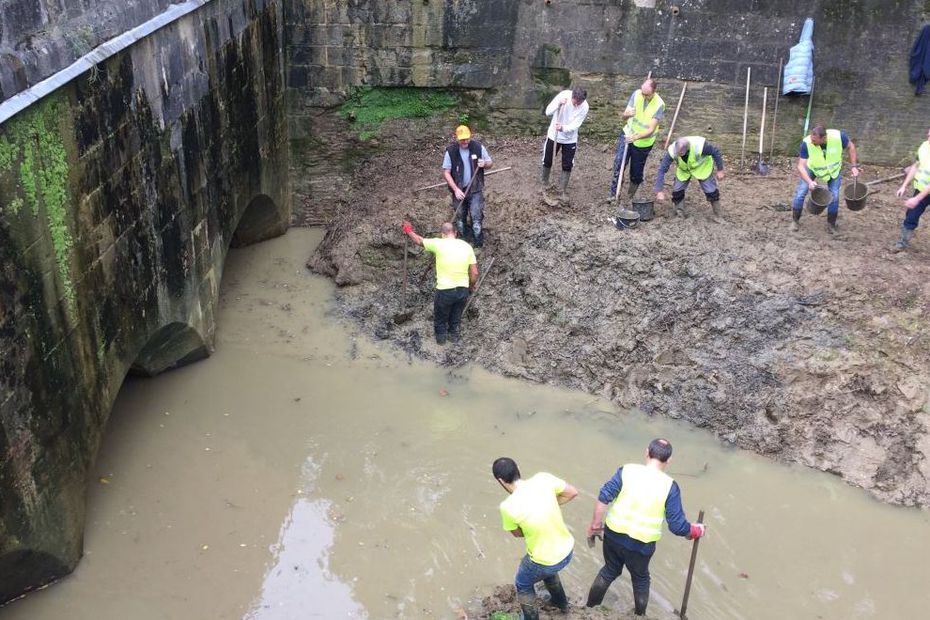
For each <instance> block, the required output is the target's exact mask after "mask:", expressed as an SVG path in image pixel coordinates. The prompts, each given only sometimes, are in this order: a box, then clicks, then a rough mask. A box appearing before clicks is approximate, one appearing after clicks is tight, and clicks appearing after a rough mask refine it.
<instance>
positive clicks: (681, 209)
mask: <svg viewBox="0 0 930 620" xmlns="http://www.w3.org/2000/svg"><path fill="white" fill-rule="evenodd" d="M683 202H684V201H683V200H679V201H678V202H673V203H672V204H673V205H674V206H675V217H688V214H687V213H686V212H685V206H684V204H682V203H683Z"/></svg>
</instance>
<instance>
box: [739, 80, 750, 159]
mask: <svg viewBox="0 0 930 620" xmlns="http://www.w3.org/2000/svg"><path fill="white" fill-rule="evenodd" d="M751 76H752V67H746V103H745V104H743V146H742V147H740V151H739V167H740V168H742V167H743V162H744V161H745V158H746V129H747V128H748V125H749V81H750V77H751Z"/></svg>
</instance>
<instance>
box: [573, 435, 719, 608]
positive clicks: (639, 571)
mask: <svg viewBox="0 0 930 620" xmlns="http://www.w3.org/2000/svg"><path fill="white" fill-rule="evenodd" d="M671 456H672V444H670V443H669V442H668V440H666V439H653V440H652V442H651V443H650V444H649V447H648V448H647V449H646V464H645V465H640V464H638V463H629V464H627V465H624V466H623V467H621V468H620V469H618V470H617V473H615V474H614V476H613V478H611V479H610V480H608V481H607V482H605V483H604V486H602V487H601V492H600V495H598V498H597V503H596V504H595V505H594V516H593V517H592V518H591V524H590V525H589V526H588V537H591V536H594V534H596V533H599V532H601V531H603V534H604V566H603V567H602V568H601V570H600V572H599V573H598V574H597V577H596V578H595V579H594V583H593V584H591V590H590V591H589V592H588V603H587V605H588V607H596V606H597V605H600V604H601V602H602V601H603V600H604V595H605V594H606V593H607V588H609V587H610V584H611V583H613V581H614V579H616V578H617V577H619V576H620V573H621V571H622V570H623V567H624V566H626V567H627V570H629V571H630V579H631V580H632V582H633V602H634V606H635V610H634V613H635V614H636V615H637V616H643V615H645V614H646V605H648V604H649V582H650V579H649V561H650V560H651V559H652V554H653V553H655V550H656V541H658V540H659V538H661V537H662V521H667V522H668V529H669V530H670V531H671V532H672V534H676V535H678V536H685V537H687V538H688V540H691V539H694V538H700V537H701V536H703V535H704V525H703V524H701V523H689V522H688V520H687V519H686V518H685V512H684V510H683V509H682V507H681V491H680V490H679V489H678V483H677V482H675V481H674V480H672V478H671V477H670V476H669V475H668V474H666V473H665V468H666V467H667V466H668V462H669V459H670V458H671ZM605 514H606V519H605ZM605 526H606V527H605Z"/></svg>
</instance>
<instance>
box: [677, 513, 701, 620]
mask: <svg viewBox="0 0 930 620" xmlns="http://www.w3.org/2000/svg"><path fill="white" fill-rule="evenodd" d="M697 522H698V523H704V511H703V510H701V512H699V513H698V518H697ZM699 542H701V539H700V538H695V539H694V544H693V545H692V546H691V564H690V566H688V579H687V580H685V595H684V597H682V599H681V611H679V612H678V615H679V616H680V617H681V618H682V620H687V618H688V595H689V594H691V579H692V578H693V577H694V565H695V563H697V551H698V543H699Z"/></svg>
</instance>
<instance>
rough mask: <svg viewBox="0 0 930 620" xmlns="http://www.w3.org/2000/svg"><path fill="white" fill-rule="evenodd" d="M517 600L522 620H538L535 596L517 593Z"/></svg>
mask: <svg viewBox="0 0 930 620" xmlns="http://www.w3.org/2000/svg"><path fill="white" fill-rule="evenodd" d="M517 600H518V601H519V602H520V610H521V611H522V612H523V620H539V611H537V609H536V595H535V594H520V593H519V592H518V593H517Z"/></svg>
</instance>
